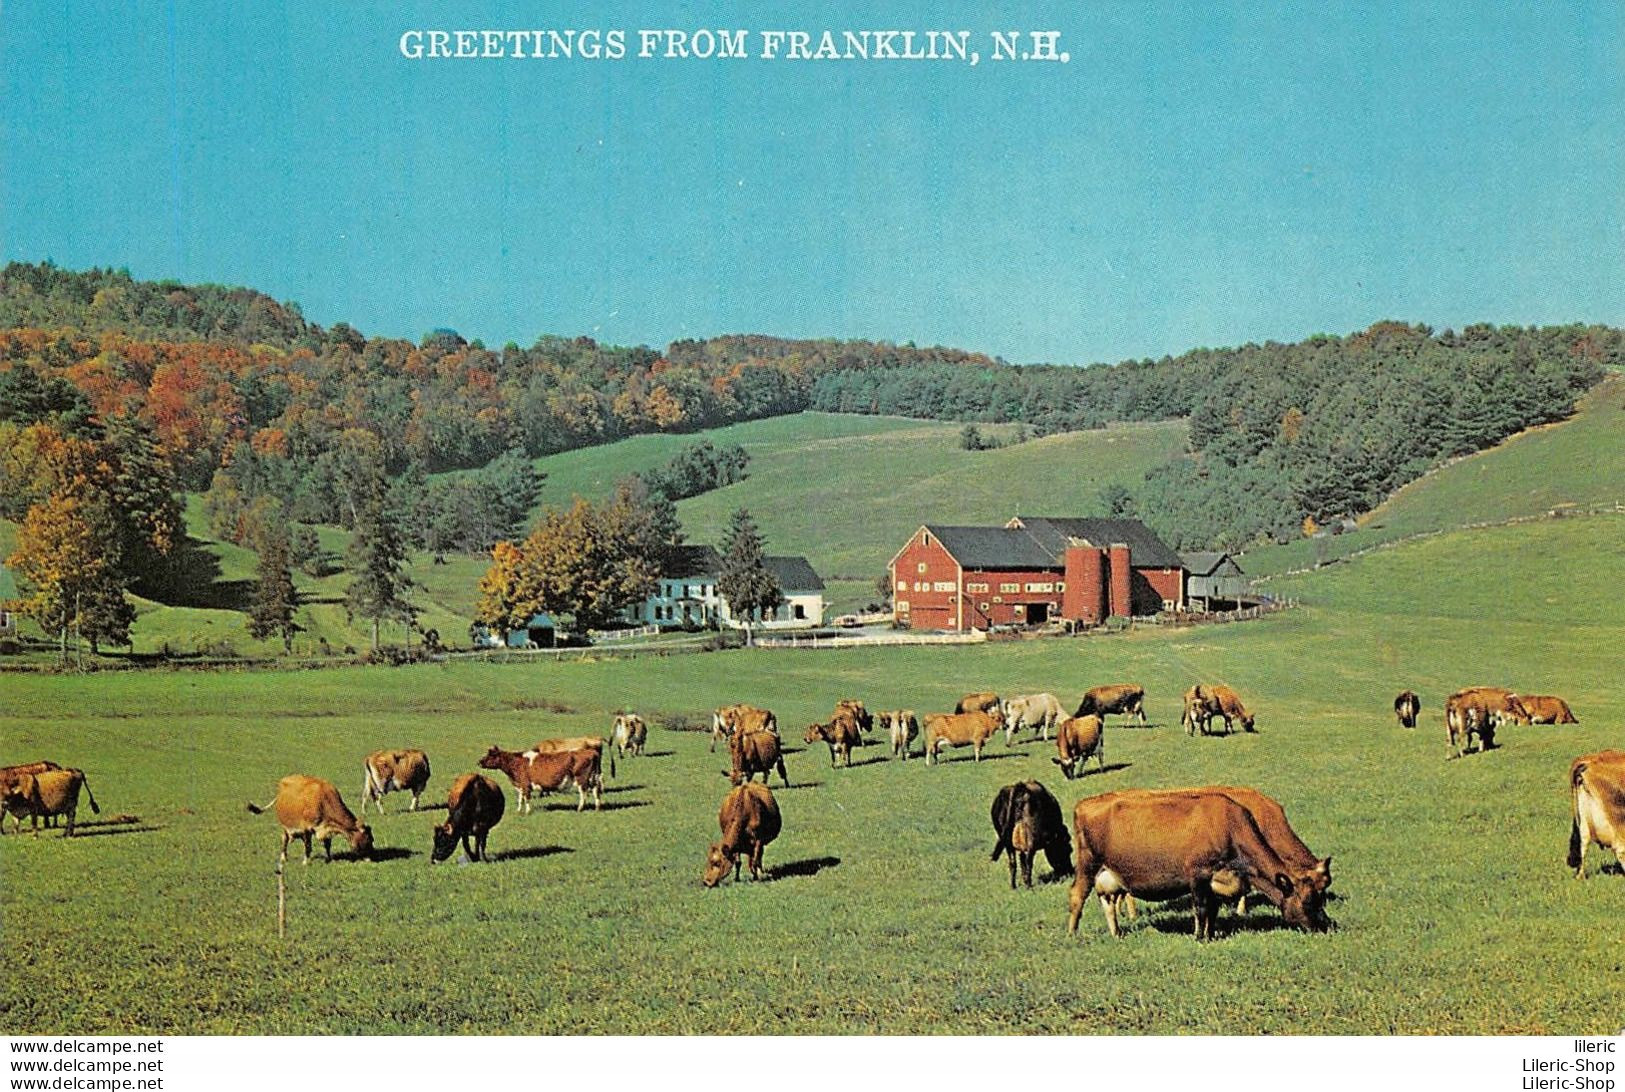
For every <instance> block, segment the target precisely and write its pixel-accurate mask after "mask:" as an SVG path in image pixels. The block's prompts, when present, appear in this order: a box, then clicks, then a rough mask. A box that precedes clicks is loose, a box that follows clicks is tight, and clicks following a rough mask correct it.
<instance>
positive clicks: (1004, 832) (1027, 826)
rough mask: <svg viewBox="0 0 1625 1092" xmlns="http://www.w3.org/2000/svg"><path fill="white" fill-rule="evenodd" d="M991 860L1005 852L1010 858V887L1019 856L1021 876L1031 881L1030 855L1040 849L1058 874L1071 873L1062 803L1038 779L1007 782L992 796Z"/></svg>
mask: <svg viewBox="0 0 1625 1092" xmlns="http://www.w3.org/2000/svg"><path fill="white" fill-rule="evenodd" d="M992 817H993V831H994V833H995V834H996V835H997V836H998V841H996V842H994V844H993V860H995V861H996V860H998V859H999V854H1001V853H1004V854H1006V855H1007V859H1008V860H1009V862H1010V890H1012V891H1014V890H1015V889H1016V861H1017V858H1020V862H1021V880H1022V882H1023V883H1025V884H1026V885H1027V886H1028V887H1031V886H1032V885H1033V858H1034V857H1036V856H1037V855H1038V852H1039V851H1040V850H1042V851H1043V852H1044V855H1045V856H1046V857H1048V858H1049V866H1050V869H1051V870H1052V871H1053V872H1054V873H1055V875H1057V876H1069V875H1071V874H1072V843H1071V839H1070V838H1069V837H1068V836H1067V831H1066V816H1064V815H1063V814H1062V813H1061V804H1060V802H1059V801H1058V800H1056V799H1055V797H1054V796H1052V795H1050V791H1049V790H1048V789H1046V788H1045V787H1044V786H1043V785H1041V784H1040V783H1038V782H1037V781H1018V782H1016V783H1015V784H1014V785H1006V786H1005V787H1004V788H1002V789H1000V790H999V794H998V795H997V796H995V797H994V798H993V809H992Z"/></svg>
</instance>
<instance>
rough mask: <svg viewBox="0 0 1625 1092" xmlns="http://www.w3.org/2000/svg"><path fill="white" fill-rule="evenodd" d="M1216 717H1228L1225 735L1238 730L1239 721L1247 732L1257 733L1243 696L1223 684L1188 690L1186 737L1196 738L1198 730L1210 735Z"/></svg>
mask: <svg viewBox="0 0 1625 1092" xmlns="http://www.w3.org/2000/svg"><path fill="white" fill-rule="evenodd" d="M1214 717H1223V718H1224V734H1225V735H1229V734H1230V733H1231V732H1232V731H1234V730H1235V725H1234V722H1235V721H1238V720H1239V721H1240V722H1241V727H1242V730H1243V731H1247V732H1255V731H1257V729H1256V728H1254V727H1253V723H1254V719H1253V715H1252V714H1251V713H1249V712H1247V707H1246V706H1245V705H1243V704H1242V702H1241V695H1239V694H1237V693H1236V692H1235V691H1234V690H1232V689H1230V688H1229V687H1228V686H1225V685H1223V684H1222V683H1214V684H1211V685H1210V684H1207V683H1197V684H1196V685H1195V686H1193V687H1191V688H1190V689H1189V690H1187V691H1185V715H1184V717H1183V718H1182V723H1183V725H1184V728H1185V734H1186V735H1195V734H1196V731H1197V729H1201V732H1202V734H1203V735H1204V736H1205V735H1207V734H1208V725H1209V724H1210V723H1211V722H1212V720H1213V718H1214Z"/></svg>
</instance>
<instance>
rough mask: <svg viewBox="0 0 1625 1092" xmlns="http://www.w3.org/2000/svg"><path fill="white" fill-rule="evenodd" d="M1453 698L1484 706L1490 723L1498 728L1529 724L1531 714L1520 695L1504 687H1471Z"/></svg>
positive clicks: (1458, 692) (1459, 691) (1456, 693)
mask: <svg viewBox="0 0 1625 1092" xmlns="http://www.w3.org/2000/svg"><path fill="white" fill-rule="evenodd" d="M1450 696H1451V697H1452V698H1469V699H1471V700H1472V701H1473V702H1474V703H1476V704H1478V705H1481V706H1483V708H1484V710H1485V711H1486V712H1487V713H1488V714H1489V716H1490V723H1491V724H1492V725H1494V727H1496V728H1500V727H1503V726H1504V725H1506V724H1507V723H1509V722H1510V723H1512V724H1528V723H1529V713H1528V711H1527V710H1525V709H1524V707H1523V702H1522V701H1520V700H1519V698H1518V695H1516V694H1514V693H1513V692H1512V691H1510V690H1508V689H1507V688H1506V687H1504V686H1469V687H1466V688H1464V689H1461V690H1458V691H1456V692H1455V693H1454V694H1452V695H1450Z"/></svg>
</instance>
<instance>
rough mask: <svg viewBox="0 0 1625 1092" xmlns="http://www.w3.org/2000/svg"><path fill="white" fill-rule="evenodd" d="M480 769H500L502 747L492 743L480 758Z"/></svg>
mask: <svg viewBox="0 0 1625 1092" xmlns="http://www.w3.org/2000/svg"><path fill="white" fill-rule="evenodd" d="M480 769H482V770H500V769H502V748H501V747H498V746H497V745H496V744H494V743H493V744H491V749H490V750H489V751H486V752H485V757H484V758H482V759H480Z"/></svg>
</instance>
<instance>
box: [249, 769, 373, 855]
mask: <svg viewBox="0 0 1625 1092" xmlns="http://www.w3.org/2000/svg"><path fill="white" fill-rule="evenodd" d="M272 804H274V805H275V806H276V820H277V822H278V823H281V824H282V854H281V856H280V857H278V858H277V859H278V861H280V862H282V863H286V862H287V860H288V843H289V842H291V841H292V840H293V839H294V838H295V837H299V838H302V839H304V842H305V863H306V864H307V865H308V864H309V863H310V843H311V839H312V838H320V839H321V841H322V854H323V856H324V857H325V859H327V860H329V861H331V860H332V859H333V836H334V835H335V834H342V835H344V836H345V837H346V838H348V839H349V840H350V848H351V849H352V850H354V851H355V853H356V855H357V856H360V857H365V856H367V855H368V854H369V853H371V852H372V830H371V828H369V827H368V826H367V824H365V823H363V822H361V821H360V820H359V819H357V818H356V817H355V815H354V813H352V812H351V811H350V809H349V808H347V807H345V805H344V799H343V797H341V796H339V791H338V790H337V789H335V788H334V787H333V783H332V782H331V781H323V780H322V779H321V778H319V777H307V776H305V775H304V774H289V775H288V776H287V777H284V778H283V779H282V780H281V781H278V782H277V786H276V799H275V800H274V801H272V803H271V804H266V805H264V806H263V807H262V806H261V805H259V804H252V803H251V804H249V805H248V810H249V811H250V812H252V813H253V814H255V815H260V814H262V813H263V812H265V811H268V810H269V809H270V808H271V807H272Z"/></svg>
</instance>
